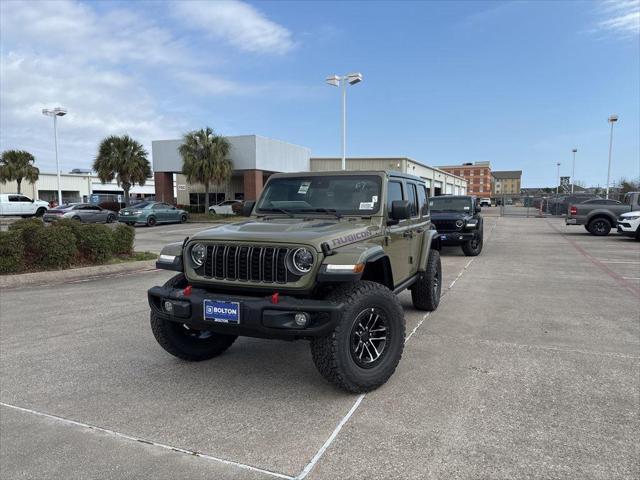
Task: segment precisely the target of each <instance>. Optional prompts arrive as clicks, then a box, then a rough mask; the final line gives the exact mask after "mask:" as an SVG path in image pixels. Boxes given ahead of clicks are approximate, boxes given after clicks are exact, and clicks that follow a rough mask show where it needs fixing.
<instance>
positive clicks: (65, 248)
mask: <svg viewBox="0 0 640 480" xmlns="http://www.w3.org/2000/svg"><path fill="white" fill-rule="evenodd" d="M31 250H32V252H33V255H34V256H33V260H34V264H35V266H37V267H41V268H64V267H68V266H69V265H71V263H72V262H73V260H74V258H75V255H76V253H77V248H76V241H75V237H74V235H73V232H72V231H71V230H70V229H68V228H64V227H59V228H42V229H40V230H38V231H37V232H36V233H35V235H34V236H33V241H32V243H31Z"/></svg>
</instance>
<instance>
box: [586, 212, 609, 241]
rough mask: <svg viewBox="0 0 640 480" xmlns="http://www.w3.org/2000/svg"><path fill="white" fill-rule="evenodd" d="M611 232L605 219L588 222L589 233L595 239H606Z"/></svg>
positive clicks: (598, 218)
mask: <svg viewBox="0 0 640 480" xmlns="http://www.w3.org/2000/svg"><path fill="white" fill-rule="evenodd" d="M610 231H611V222H610V221H609V219H608V218H605V217H596V218H594V219H593V220H591V221H590V222H589V233H590V234H591V235H595V236H596V237H606V236H607V235H609V232H610Z"/></svg>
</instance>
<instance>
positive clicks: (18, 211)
mask: <svg viewBox="0 0 640 480" xmlns="http://www.w3.org/2000/svg"><path fill="white" fill-rule="evenodd" d="M48 209H49V204H48V203H47V202H45V201H42V200H32V199H30V198H29V197H26V196H24V195H22V194H20V193H2V194H0V215H2V216H14V217H17V216H20V217H33V216H36V217H41V216H42V215H44V212H46V211H47V210H48Z"/></svg>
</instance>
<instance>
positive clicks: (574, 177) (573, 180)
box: [571, 148, 578, 193]
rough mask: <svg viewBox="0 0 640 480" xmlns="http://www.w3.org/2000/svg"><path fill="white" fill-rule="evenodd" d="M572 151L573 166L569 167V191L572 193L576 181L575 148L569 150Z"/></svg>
mask: <svg viewBox="0 0 640 480" xmlns="http://www.w3.org/2000/svg"><path fill="white" fill-rule="evenodd" d="M571 151H572V152H573V167H572V168H571V193H573V185H574V184H575V183H576V152H577V151H578V149H577V148H574V149H573V150H571Z"/></svg>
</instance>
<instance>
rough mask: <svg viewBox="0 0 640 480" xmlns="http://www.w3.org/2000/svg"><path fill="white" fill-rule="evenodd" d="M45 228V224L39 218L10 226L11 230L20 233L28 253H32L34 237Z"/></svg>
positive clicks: (23, 220) (20, 221) (17, 222)
mask: <svg viewBox="0 0 640 480" xmlns="http://www.w3.org/2000/svg"><path fill="white" fill-rule="evenodd" d="M43 228H44V223H42V220H40V219H39V218H23V219H22V220H17V221H15V222H13V223H12V224H11V225H9V230H11V231H14V232H19V234H20V235H21V236H22V241H23V243H24V245H25V249H26V250H27V252H31V251H32V249H31V244H32V242H33V237H34V235H35V234H36V232H37V231H39V230H41V229H43Z"/></svg>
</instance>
